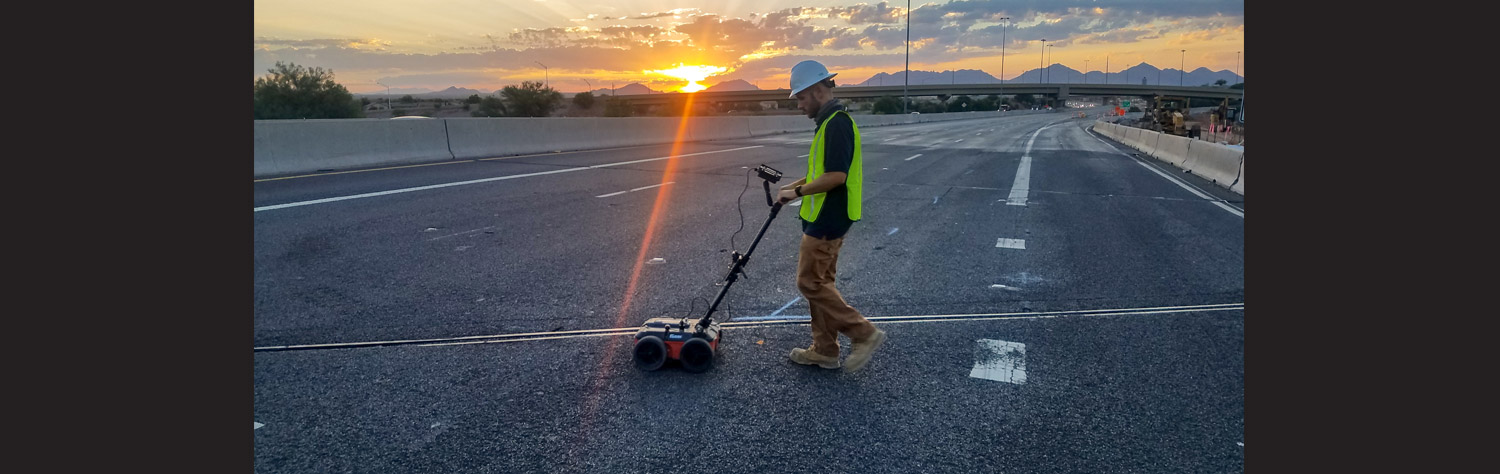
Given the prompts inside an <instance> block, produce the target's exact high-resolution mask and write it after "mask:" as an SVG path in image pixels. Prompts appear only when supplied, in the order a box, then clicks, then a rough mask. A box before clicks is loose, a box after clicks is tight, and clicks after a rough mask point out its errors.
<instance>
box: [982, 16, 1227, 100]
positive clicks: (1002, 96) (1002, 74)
mask: <svg viewBox="0 0 1500 474" xmlns="http://www.w3.org/2000/svg"><path fill="white" fill-rule="evenodd" d="M1000 19H1001V20H1009V19H1010V17H1008V16H1005V17H1000ZM1009 27H1010V24H1009V23H1007V24H1005V25H1002V26H1001V27H1000V103H1002V104H1004V103H1005V30H1006V29H1007V28H1009ZM1235 64H1236V66H1235V68H1234V70H1236V71H1238V70H1240V68H1239V66H1238V65H1237V64H1239V62H1238V61H1236V62H1235ZM995 107H997V110H998V107H999V106H998V105H997V106H995Z"/></svg>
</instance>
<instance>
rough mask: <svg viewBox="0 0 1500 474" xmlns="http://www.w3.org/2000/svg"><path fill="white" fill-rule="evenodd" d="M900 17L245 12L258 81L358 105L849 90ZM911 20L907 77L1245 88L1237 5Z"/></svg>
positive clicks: (635, 8) (749, 5)
mask: <svg viewBox="0 0 1500 474" xmlns="http://www.w3.org/2000/svg"><path fill="white" fill-rule="evenodd" d="M906 5H907V3H906V2H905V1H904V0H903V1H895V2H890V1H887V2H868V1H866V2H860V1H858V0H759V1H743V0H725V1H716V2H702V1H700V2H688V1H669V0H612V1H593V0H572V1H560V0H504V1H493V0H255V23H254V36H255V38H254V40H255V43H254V44H255V71H254V77H260V76H264V75H266V73H267V72H266V71H267V69H270V68H271V67H272V66H273V65H274V64H275V63H276V62H277V61H285V62H292V63H296V64H299V65H302V66H308V67H321V68H324V69H330V70H332V71H333V72H334V74H335V80H336V81H337V82H338V83H340V84H343V85H344V86H345V87H347V88H348V89H349V90H350V91H351V92H356V93H376V92H384V91H385V90H386V86H389V87H390V88H392V89H416V88H420V89H430V90H434V91H436V90H442V89H446V88H447V87H449V86H458V87H467V88H472V89H481V90H484V91H491V90H495V89H499V88H502V87H504V86H507V85H513V84H519V83H520V82H521V81H539V82H540V81H543V80H544V78H545V79H546V80H547V81H548V82H549V84H550V85H551V86H552V87H553V88H555V89H557V90H559V91H562V92H580V91H584V90H588V89H600V88H609V87H611V86H613V87H620V86H624V85H626V84H629V83H632V82H639V83H643V84H645V85H647V86H649V87H651V88H653V89H657V90H680V89H682V88H683V87H685V86H688V85H689V83H688V82H687V81H685V80H683V79H681V77H682V76H684V75H688V76H693V75H694V74H677V73H676V72H681V71H691V72H694V73H696V76H697V77H703V79H701V80H699V81H698V83H699V84H701V85H702V86H709V85H713V84H716V83H718V82H721V81H726V80H732V79H743V80H745V81H747V82H751V83H753V84H755V85H757V86H758V87H760V88H761V89H777V88H786V87H787V79H788V74H789V71H790V69H791V66H792V65H794V64H796V63H797V62H799V61H802V60H805V59H816V60H818V61H821V62H822V63H823V64H825V65H826V66H828V68H829V69H830V70H831V71H833V72H837V73H839V76H838V80H839V82H840V83H841V84H846V85H847V84H854V83H858V82H860V81H863V80H865V79H867V78H869V77H870V76H872V75H874V74H876V73H880V72H888V73H897V72H900V71H901V70H902V69H903V68H905V64H904V61H905V58H904V55H905V49H904V42H905V40H906V16H905V15H906V13H907V12H906ZM910 13H911V69H913V70H927V71H943V70H950V69H980V70H983V71H985V72H988V73H990V74H992V75H994V76H997V77H1004V78H1006V79H1010V78H1014V77H1015V76H1017V75H1019V74H1020V73H1022V72H1025V71H1028V70H1031V69H1036V68H1037V67H1039V66H1040V65H1041V59H1042V57H1041V50H1042V48H1041V42H1040V40H1041V39H1043V38H1045V39H1046V40H1047V43H1050V44H1053V45H1054V46H1053V47H1052V48H1051V51H1050V52H1049V53H1048V58H1047V61H1046V62H1047V63H1048V64H1062V65H1065V66H1067V67H1070V68H1073V69H1077V70H1081V71H1101V72H1102V71H1104V70H1105V61H1106V58H1107V59H1108V64H1109V70H1110V71H1111V72H1118V71H1119V70H1121V69H1123V68H1126V67H1130V66H1134V65H1136V64H1140V63H1142V62H1145V63H1149V64H1152V65H1154V66H1157V67H1160V68H1174V69H1176V68H1178V67H1179V65H1180V64H1183V63H1185V66H1186V69H1187V70H1188V71H1192V70H1195V69H1197V68H1199V67H1206V68H1208V69H1211V70H1214V71H1220V70H1224V71H1230V72H1234V71H1235V70H1236V56H1237V54H1236V52H1241V53H1240V54H1238V71H1239V74H1240V75H1241V76H1243V75H1245V58H1246V56H1245V55H1244V54H1243V51H1244V50H1245V2H1244V1H1243V0H1236V1H1212V0H1159V1H1156V0H1135V1H1108V0H1105V1H1077V0H1062V1H1000V0H992V1H987V0H971V1H936V2H935V1H912V2H911V12H910ZM1007 16H1008V17H1010V20H1001V19H1000V18H1001V17H1007ZM1002 30H1003V31H1004V45H1005V46H1004V51H1005V54H1004V58H1005V59H1004V74H1003V76H1002V74H1001V57H1002V55H1001V45H1002V41H1001V38H1002V36H1001V35H1002ZM1184 49H1186V50H1187V52H1186V56H1185V58H1184V53H1183V52H1182V50H1184ZM1085 61H1087V63H1085ZM543 64H545V65H546V69H543V67H542V65H543ZM1085 64H1087V66H1085ZM1085 67H1086V69H1085ZM679 68H681V69H679ZM653 71H657V72H653ZM660 71H673V72H660ZM673 76H676V77H673ZM585 81H587V82H585ZM377 82H379V83H381V84H383V85H381V84H377ZM590 85H591V86H592V87H590Z"/></svg>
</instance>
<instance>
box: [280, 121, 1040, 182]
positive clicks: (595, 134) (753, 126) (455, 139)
mask: <svg viewBox="0 0 1500 474" xmlns="http://www.w3.org/2000/svg"><path fill="white" fill-rule="evenodd" d="M1036 113H1044V112H1041V111H1014V112H997V111H991V112H955V113H949V114H927V115H911V114H899V115H858V116H856V117H855V120H856V121H857V122H858V123H859V124H860V126H861V127H880V126H886V125H901V124H912V123H921V122H930V121H947V120H964V119H976V118H989V117H1003V116H1009V115H1030V114H1036ZM681 126H685V127H686V128H684V129H682V130H679V127H681ZM810 131H813V123H812V121H811V120H808V118H807V117H806V116H802V115H775V116H739V117H692V118H689V119H687V120H683V119H682V118H680V117H548V118H520V117H462V118H447V119H431V120H388V119H332V120H257V121H255V144H254V146H255V176H256V177H257V178H260V177H265V176H272V175H281V174H295V173H307V172H314V171H318V170H324V169H351V168H359V167H369V166H380V165H392V164H416V163H431V162H438V161H445V160H453V159H479V158H492V157H499V156H509V155H522V154H531V153H547V152H553V151H574V150H591V149H600V148H614V147H625V146H640V145H655V144H662V143H671V142H673V141H674V140H678V139H679V138H680V139H681V140H685V141H702V140H725V139H735V138H749V137H757V136H766V135H774V134H781V133H799V132H810ZM679 132H680V134H679Z"/></svg>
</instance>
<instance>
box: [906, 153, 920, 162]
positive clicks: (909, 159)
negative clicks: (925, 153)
mask: <svg viewBox="0 0 1500 474" xmlns="http://www.w3.org/2000/svg"><path fill="white" fill-rule="evenodd" d="M918 156H922V154H921V153H917V154H915V155H912V156H911V158H907V159H906V160H905V161H911V160H912V158H916V157H918Z"/></svg>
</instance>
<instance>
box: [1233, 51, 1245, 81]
mask: <svg viewBox="0 0 1500 474" xmlns="http://www.w3.org/2000/svg"><path fill="white" fill-rule="evenodd" d="M1242 52H1243V51H1235V52H1234V82H1235V84H1239V82H1240V53H1242Z"/></svg>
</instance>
